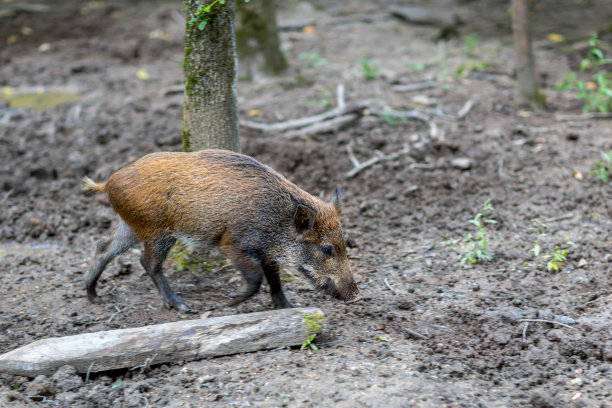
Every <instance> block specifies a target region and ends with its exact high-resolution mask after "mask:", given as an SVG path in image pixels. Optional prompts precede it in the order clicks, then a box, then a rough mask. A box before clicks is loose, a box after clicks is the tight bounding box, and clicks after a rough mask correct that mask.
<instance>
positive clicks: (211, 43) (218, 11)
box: [183, 0, 240, 152]
mask: <svg viewBox="0 0 612 408" xmlns="http://www.w3.org/2000/svg"><path fill="white" fill-rule="evenodd" d="M210 3H211V0H207V1H203V2H202V4H210ZM197 7H198V2H197V1H196V0H185V14H186V16H187V19H186V25H185V60H184V76H185V104H184V107H183V150H184V151H195V150H201V149H211V148H216V149H226V150H233V151H236V152H239V151H240V134H239V127H238V112H237V108H236V101H237V95H236V66H237V62H236V39H235V32H234V2H233V0H227V1H226V2H225V4H220V3H217V4H215V5H214V6H213V7H212V9H211V11H210V20H209V21H208V23H207V24H206V26H205V27H204V29H203V30H200V29H199V28H198V24H197V23H195V24H190V23H189V20H190V19H191V18H193V17H194V15H195V12H196V10H197Z"/></svg>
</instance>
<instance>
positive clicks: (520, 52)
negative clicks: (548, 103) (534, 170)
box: [512, 0, 544, 107]
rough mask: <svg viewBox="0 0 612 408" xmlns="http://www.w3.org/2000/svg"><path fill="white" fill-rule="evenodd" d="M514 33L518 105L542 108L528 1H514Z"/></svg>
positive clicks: (542, 100)
mask: <svg viewBox="0 0 612 408" xmlns="http://www.w3.org/2000/svg"><path fill="white" fill-rule="evenodd" d="M512 32H513V37H514V51H515V53H516V71H517V77H518V91H517V94H516V95H517V99H516V103H517V104H518V105H528V106H532V107H538V106H542V105H543V102H544V99H543V98H542V95H541V94H540V93H539V92H538V85H537V81H536V75H535V70H534V64H533V53H532V51H531V33H530V30H529V4H528V0H512Z"/></svg>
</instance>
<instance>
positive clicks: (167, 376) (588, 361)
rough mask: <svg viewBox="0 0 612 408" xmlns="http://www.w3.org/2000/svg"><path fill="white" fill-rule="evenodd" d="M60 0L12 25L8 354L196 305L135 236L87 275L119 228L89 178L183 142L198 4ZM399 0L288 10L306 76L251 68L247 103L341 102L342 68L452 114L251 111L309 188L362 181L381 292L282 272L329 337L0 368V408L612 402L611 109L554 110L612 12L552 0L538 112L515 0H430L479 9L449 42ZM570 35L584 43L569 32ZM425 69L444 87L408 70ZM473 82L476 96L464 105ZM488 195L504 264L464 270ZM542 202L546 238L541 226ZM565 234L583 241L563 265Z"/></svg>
mask: <svg viewBox="0 0 612 408" xmlns="http://www.w3.org/2000/svg"><path fill="white" fill-rule="evenodd" d="M15 3H16V2H15ZM40 3H41V4H46V5H52V4H53V3H54V2H40ZM58 3H60V4H59V5H57V6H52V7H50V8H49V9H48V10H46V11H45V12H42V13H41V12H33V13H32V12H24V11H18V12H16V13H13V14H12V15H11V16H10V17H4V18H2V19H1V20H0V21H1V22H2V24H0V41H1V43H2V44H3V45H2V49H1V50H0V86H2V87H5V88H3V89H4V93H3V95H4V97H5V99H4V100H3V102H1V103H2V105H0V158H1V160H0V240H1V243H0V270H1V271H2V273H0V353H3V352H7V351H9V350H12V349H14V348H16V347H19V346H22V345H25V344H28V343H30V342H32V341H34V340H37V339H43V338H47V337H56V336H65V335H71V334H77V333H85V332H93V331H99V330H108V329H117V328H126V327H137V326H144V325H148V324H155V323H162V322H169V321H176V320H179V319H189V318H193V317H194V315H185V314H180V313H177V312H176V311H170V310H166V309H164V308H163V306H162V305H161V302H160V298H159V296H158V294H157V292H156V290H155V288H154V286H153V284H152V282H151V281H150V280H149V279H148V278H147V277H146V276H145V274H144V271H143V270H142V268H141V267H140V265H139V261H138V259H139V254H140V249H134V250H131V251H130V252H128V253H126V254H125V255H123V256H122V257H121V258H120V259H119V260H118V261H115V262H114V263H112V264H111V265H109V267H108V268H107V270H106V272H105V273H104V275H102V278H101V280H100V282H99V286H98V288H99V289H98V290H99V294H100V295H101V296H102V298H103V300H104V302H105V303H103V304H91V303H89V302H88V300H87V298H86V296H85V292H84V290H83V289H82V288H81V285H82V283H83V279H84V274H85V273H86V271H87V269H88V264H89V262H90V260H91V257H92V255H93V252H94V248H95V243H96V242H97V241H98V240H100V239H101V238H102V237H103V236H105V235H108V234H109V233H110V232H111V231H112V228H113V223H114V215H113V214H112V211H111V209H110V208H109V207H108V205H107V204H106V202H105V200H104V199H103V197H96V196H93V197H92V196H88V195H86V194H84V193H83V192H82V190H81V184H80V179H81V177H82V176H84V175H88V176H90V177H91V178H93V179H95V180H104V179H105V178H106V177H108V176H109V175H110V174H112V172H113V171H115V170H117V169H119V168H121V167H122V166H124V165H125V164H127V163H129V162H130V161H132V160H134V159H136V158H138V157H140V156H142V155H144V154H145V153H149V152H153V151H160V150H174V151H177V150H180V149H181V144H180V130H181V109H182V93H181V92H182V88H181V85H182V68H181V60H182V55H183V50H182V38H181V36H182V30H183V20H182V17H181V10H180V7H181V6H180V3H181V2H170V1H148V2H129V3H127V4H125V2H120V1H107V2H91V3H81V2H76V1H74V2H71V1H62V2H58ZM394 3H398V4H399V3H400V2H393V1H385V2H376V3H372V4H370V3H366V2H357V1H349V2H345V1H337V2H316V3H313V4H314V5H313V4H308V3H306V2H303V3H298V2H288V3H286V4H283V6H282V7H281V8H280V10H279V20H280V21H279V23H280V25H281V27H285V29H284V30H283V31H282V34H281V36H282V41H283V47H284V49H285V51H286V53H287V55H288V57H289V60H290V62H291V68H290V70H289V71H288V73H286V74H284V75H282V76H281V77H277V78H260V79H258V80H256V81H254V82H240V83H239V108H240V116H241V118H242V119H249V120H254V121H260V122H276V121H281V120H286V119H292V118H297V117H301V116H303V115H306V114H314V113H317V112H321V111H323V110H326V109H328V107H329V106H333V105H334V104H335V89H336V86H337V85H338V84H340V83H342V84H344V86H345V88H346V100H347V102H358V101H362V100H365V99H378V100H382V101H384V102H385V103H387V104H388V105H389V106H391V107H393V108H394V109H399V110H409V109H413V108H417V109H420V110H422V111H423V112H426V113H428V114H429V115H430V116H431V120H430V123H423V122H418V121H402V120H399V119H398V118H396V117H394V116H393V115H383V117H382V118H381V117H375V116H368V115H367V112H366V115H365V116H364V117H362V118H361V119H360V120H359V121H357V122H355V123H353V124H351V125H349V126H347V127H346V128H344V129H342V130H339V131H337V132H335V133H328V134H322V135H313V136H306V137H301V138H288V137H285V136H284V135H283V134H280V135H272V134H262V133H260V132H257V131H254V130H250V129H247V128H243V129H242V144H243V151H244V152H245V153H247V154H249V155H252V156H254V157H256V158H257V159H259V160H260V161H262V162H265V163H267V164H270V165H271V166H273V167H274V168H276V169H278V170H279V171H281V172H282V173H283V174H285V175H286V176H287V177H288V178H289V179H290V180H292V181H294V182H295V183H297V184H298V185H300V186H302V187H303V188H305V189H306V190H308V191H310V192H311V193H313V194H316V195H319V194H320V195H322V196H329V194H330V193H331V191H332V190H333V188H334V187H335V186H337V185H339V186H341V187H342V188H343V189H344V192H345V206H344V213H343V222H344V226H345V229H346V230H347V232H348V233H349V234H350V235H351V237H352V238H353V239H354V240H355V242H356V243H357V245H358V247H357V248H353V249H350V262H351V264H352V268H353V270H354V272H355V275H356V278H357V280H358V284H359V287H360V290H361V293H362V299H361V300H360V301H358V302H356V303H353V304H344V303H342V302H338V301H335V300H333V299H331V298H329V297H328V296H326V295H324V294H323V293H321V292H319V291H316V290H315V289H313V288H312V287H311V285H310V284H309V283H308V282H306V280H305V279H304V278H303V277H301V276H298V275H297V274H292V273H291V272H288V274H287V275H286V276H285V283H284V287H285V288H286V294H287V297H288V298H289V300H290V301H291V302H292V303H293V304H294V305H296V306H306V305H310V306H318V307H321V308H322V309H323V310H324V311H325V313H326V314H327V317H328V318H327V322H326V324H325V328H324V333H323V334H322V335H321V336H318V337H317V339H316V344H317V345H318V347H319V352H316V353H315V352H312V351H300V350H299V348H291V349H280V350H273V351H261V352H256V353H249V354H244V355H233V356H226V357H221V358H215V359H210V360H203V361H197V362H188V363H177V364H162V365H155V364H153V365H152V366H150V367H148V368H147V369H145V370H141V369H136V370H127V369H126V370H118V371H113V372H103V373H96V374H92V375H91V376H90V377H89V378H85V376H83V375H79V374H76V373H75V371H74V370H73V369H72V368H71V367H63V368H61V369H60V370H58V371H57V372H56V373H54V374H53V375H50V376H48V377H44V376H43V377H37V378H26V377H17V376H11V375H6V374H0V406H2V407H13V406H65V407H145V406H152V407H162V406H169V407H201V406H239V407H247V406H271V407H278V406H288V407H302V406H303V407H310V406H338V407H377V406H382V405H385V406H390V407H406V406H419V407H431V406H453V407H458V406H461V407H475V406H478V407H495V406H499V407H509V406H517V407H527V406H533V407H564V406H576V407H605V406H612V340H611V339H612V329H611V327H612V312H611V311H612V309H611V308H610V306H609V304H610V301H611V300H612V297H611V296H612V294H611V293H612V291H611V289H610V288H611V283H612V274H611V273H610V271H611V269H612V256H611V255H610V251H609V248H610V244H611V241H610V240H611V237H610V231H611V230H612V222H611V221H610V216H611V214H612V213H611V212H610V205H609V203H610V198H611V197H612V188H611V187H610V185H608V184H605V183H603V182H602V181H600V180H599V179H597V178H596V177H594V176H591V175H590V172H591V171H592V170H593V169H594V163H595V162H596V161H597V160H598V159H599V155H600V152H601V151H604V150H608V149H610V148H612V141H611V139H610V137H611V136H612V122H610V120H587V121H559V120H557V119H556V115H557V114H570V113H571V114H578V113H580V110H581V106H582V105H581V102H580V101H578V100H576V99H575V98H574V97H573V95H572V94H571V93H568V92H565V91H557V90H555V88H554V85H555V84H556V83H558V82H559V81H560V80H561V79H562V77H563V76H564V75H565V73H566V72H568V70H569V69H576V68H577V66H578V64H579V62H580V58H581V54H580V53H581V52H582V53H583V52H584V51H585V48H584V46H580V42H582V43H584V41H586V39H588V36H589V35H590V33H591V32H592V30H593V29H594V28H596V27H603V26H605V25H606V24H607V23H606V22H609V21H610V18H612V15H611V12H612V11H611V10H610V8H609V7H606V4H607V2H606V1H605V0H602V1H594V0H593V1H587V2H582V3H584V4H581V5H576V4H575V3H576V2H572V1H564V2H562V3H563V7H562V11H563V13H559V14H558V18H557V20H555V14H554V13H553V14H551V13H549V14H546V15H547V16H549V17H547V18H543V17H542V13H546V12H547V11H546V10H547V9H546V7H552V3H553V2H551V1H542V2H540V1H538V2H537V5H538V7H541V9H538V11H537V12H536V18H540V20H538V21H542V23H541V24H543V25H538V28H537V30H536V33H537V35H536V39H535V40H536V41H535V55H536V60H537V70H538V75H539V78H540V80H541V84H542V85H543V91H544V92H545V93H546V95H547V98H548V108H547V109H545V110H542V111H531V110H526V109H517V108H516V107H514V106H513V102H512V99H513V98H512V95H513V81H512V76H513V75H514V61H513V54H512V50H511V47H510V44H511V41H510V36H509V31H508V30H509V24H508V21H507V20H506V18H507V14H506V7H507V6H506V4H505V2H493V4H496V3H499V4H498V5H497V6H495V7H498V6H499V7H500V9H499V10H497V9H495V7H493V6H491V5H490V4H489V3H490V2H485V1H470V2H467V1H462V2H458V3H459V4H458V5H455V4H454V3H452V2H448V1H446V2H443V1H438V2H428V4H437V5H439V6H444V5H445V6H448V5H449V4H450V5H453V6H454V7H457V8H458V10H459V12H460V14H461V16H462V18H463V19H464V21H465V24H464V25H462V26H460V27H459V31H458V34H459V36H458V37H452V38H451V39H450V40H448V42H444V43H443V42H438V43H436V42H435V39H436V38H437V37H438V36H439V34H440V30H439V29H438V28H436V27H431V26H419V25H410V24H406V23H405V22H402V21H400V20H397V19H395V18H393V17H391V16H390V15H389V13H388V7H390V6H391V5H394ZM554 3H555V5H556V3H557V2H554ZM566 3H567V4H566ZM578 3H579V2H578ZM11 4H13V3H11V2H5V3H4V4H3V5H0V10H2V9H3V8H5V7H8V6H7V5H11ZM487 4H489V5H487ZM487 8H489V9H490V15H489V16H488V17H486V18H485V19H484V20H483V15H486V12H487ZM494 9H495V10H494ZM548 11H550V9H548ZM568 15H569V16H572V17H573V18H567V17H568ZM568 21H569V22H568ZM309 24H314V25H313V26H312V27H310V26H309ZM546 24H548V25H546ZM24 27H26V28H24ZM304 27H306V28H305V29H304ZM471 32H477V34H478V38H479V39H480V42H479V43H478V44H477V45H476V46H475V47H474V49H473V50H471V51H470V50H468V49H466V45H465V42H464V41H462V39H461V38H462V36H463V35H466V34H469V33H471ZM549 33H558V34H562V35H565V36H566V37H567V38H568V39H572V41H574V42H572V43H571V44H567V43H555V42H551V41H549V40H548V39H547V34H549ZM603 38H604V39H607V40H608V42H609V43H610V42H612V37H610V35H608V36H607V37H606V36H604V37H603ZM572 44H573V45H574V46H573V47H572ZM576 44H578V45H576ZM572 49H573V50H574V51H572ZM305 53H308V54H309V55H310V56H305V55H304V54H305ZM322 58H325V61H323V62H317V61H319V60H320V59H322ZM359 58H367V59H368V60H370V61H372V62H373V64H375V66H376V69H374V71H375V72H374V76H375V78H374V79H372V80H367V79H365V78H364V74H363V72H362V70H361V69H362V68H363V64H360V63H359V62H357V60H358V59H359ZM470 61H472V62H470ZM483 62H485V63H486V64H485V65H484V66H483V65H482V63H483ZM478 64H480V65H478ZM475 67H481V68H475ZM458 70H459V71H463V75H458V74H457V71H458ZM470 70H472V71H473V72H472V73H469V71H470ZM479 70H484V72H477V71H479ZM424 80H435V81H436V83H435V86H434V87H432V88H429V89H424V90H421V91H414V92H404V93H400V92H396V91H394V90H393V84H395V83H412V82H420V81H424ZM6 87H11V89H10V90H8V91H7V89H8V88H6ZM41 87H42V88H41ZM39 90H42V91H44V92H46V93H47V94H48V93H50V92H55V94H53V95H54V97H56V98H57V97H58V95H60V96H59V98H60V99H61V95H68V97H67V98H68V99H67V100H66V101H65V103H62V104H59V105H57V106H54V107H50V108H49V107H47V108H46V109H41V110H35V109H30V108H27V107H15V106H14V105H11V104H10V102H9V99H7V98H8V97H9V96H11V95H14V94H15V93H19V92H21V93H24V92H25V93H28V92H34V93H36V92H39ZM9 94H10V95H9ZM43 95H45V93H43ZM74 95H78V97H79V99H78V101H75V100H74ZM39 96H40V95H39ZM41 98H42V103H43V104H45V103H48V102H49V101H48V99H45V96H42V97H41ZM26 99H27V98H26ZM54 101H55V100H54ZM468 101H473V103H474V106H473V108H472V109H471V110H470V111H469V112H468V113H467V115H466V116H465V117H464V118H462V119H457V118H456V116H457V112H458V111H459V110H460V109H461V108H462V107H464V106H465V104H466V102H468ZM27 103H30V104H31V103H33V102H32V101H28V100H26V104H27ZM51 104H53V103H51ZM432 123H434V124H435V126H433V125H432ZM351 143H352V145H353V146H354V147H353V150H354V152H355V155H356V157H357V159H358V160H359V161H361V162H364V161H366V160H368V159H370V158H371V157H373V156H374V155H376V154H378V153H377V151H380V152H382V155H383V156H384V158H385V160H381V161H380V162H379V163H377V164H374V165H372V166H371V167H368V168H366V169H364V170H363V171H361V172H359V173H358V174H357V175H356V176H354V177H351V178H349V177H347V176H346V173H347V172H349V171H350V170H351V169H352V168H353V164H352V163H351V160H350V159H349V155H348V154H347V145H349V144H351ZM457 159H463V160H457ZM486 200H491V201H490V202H491V204H492V206H493V210H492V211H490V212H489V213H488V214H487V217H488V218H490V219H494V220H496V221H497V222H496V223H495V224H492V223H491V224H487V227H486V229H487V231H488V241H489V248H490V251H491V254H492V259H491V260H490V261H484V262H479V263H477V264H475V265H473V266H472V267H470V268H466V267H463V266H461V265H460V260H461V259H462V257H463V255H464V252H465V250H466V248H467V246H466V243H465V242H464V239H465V237H466V236H467V235H468V234H470V233H471V234H475V233H476V229H475V227H474V225H472V224H470V223H469V222H468V220H470V219H472V218H474V216H475V215H476V213H477V212H479V210H480V208H481V206H482V205H483V203H484V202H485V201H486ZM535 219H539V220H541V222H542V223H544V224H546V225H547V228H544V227H541V228H540V232H541V233H545V234H546V235H544V236H538V231H536V230H533V229H532V227H533V226H534V221H533V220H535ZM536 243H539V245H540V247H541V251H540V256H539V257H536V256H535V255H534V251H533V248H534V246H535V244H536ZM555 247H558V248H559V250H563V249H567V251H568V252H567V259H566V260H565V261H563V265H561V266H560V267H559V268H558V270H556V271H555V270H551V271H549V270H547V267H546V264H547V261H548V260H550V258H548V259H546V256H547V255H551V254H553V253H554V250H555ZM166 269H167V272H166V275H167V276H168V277H169V279H170V282H171V285H172V286H173V287H174V288H175V289H176V291H177V292H178V293H179V295H180V296H181V297H182V298H183V300H184V301H185V302H186V303H187V304H188V305H189V306H191V307H192V308H193V309H194V310H195V311H197V312H198V313H205V312H206V311H207V310H212V313H211V316H222V315H229V314H236V313H248V312H255V311H262V310H268V309H269V308H270V307H271V305H270V300H269V294H268V293H267V288H266V287H264V288H263V289H262V291H261V292H260V293H259V294H257V295H256V296H255V297H254V298H252V299H251V300H249V301H247V302H245V303H243V304H241V305H239V306H237V307H225V306H224V303H225V302H226V301H227V300H228V299H229V297H230V296H231V294H233V293H235V291H236V290H237V289H238V288H239V286H240V278H239V276H238V274H237V273H236V272H229V271H228V268H222V267H221V266H219V265H213V266H212V267H207V268H202V267H199V268H198V270H197V271H196V273H193V272H192V271H189V270H180V269H181V268H180V267H179V266H177V263H176V262H175V261H173V260H168V261H167V263H166ZM195 316H197V315H195ZM530 319H531V320H537V321H526V320H530ZM551 322H552V323H551ZM411 333H412V334H411ZM50 404H51V405H50Z"/></svg>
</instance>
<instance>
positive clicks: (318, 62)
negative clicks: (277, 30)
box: [300, 52, 327, 68]
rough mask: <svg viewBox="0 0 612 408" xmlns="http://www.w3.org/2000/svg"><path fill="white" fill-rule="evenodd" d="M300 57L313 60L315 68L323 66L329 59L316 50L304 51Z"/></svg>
mask: <svg viewBox="0 0 612 408" xmlns="http://www.w3.org/2000/svg"><path fill="white" fill-rule="evenodd" d="M300 59H303V60H308V61H312V66H313V67H315V68H321V67H322V66H324V65H326V64H327V59H326V58H323V57H321V56H320V55H319V54H317V53H316V52H303V53H301V54H300Z"/></svg>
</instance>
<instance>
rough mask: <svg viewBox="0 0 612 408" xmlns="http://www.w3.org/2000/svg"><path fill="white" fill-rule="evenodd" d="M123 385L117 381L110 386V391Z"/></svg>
mask: <svg viewBox="0 0 612 408" xmlns="http://www.w3.org/2000/svg"><path fill="white" fill-rule="evenodd" d="M124 385H125V384H123V381H121V380H117V381H116V382H115V383H114V384H113V385H111V389H113V390H114V389H115V388H119V387H123V386H124Z"/></svg>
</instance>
